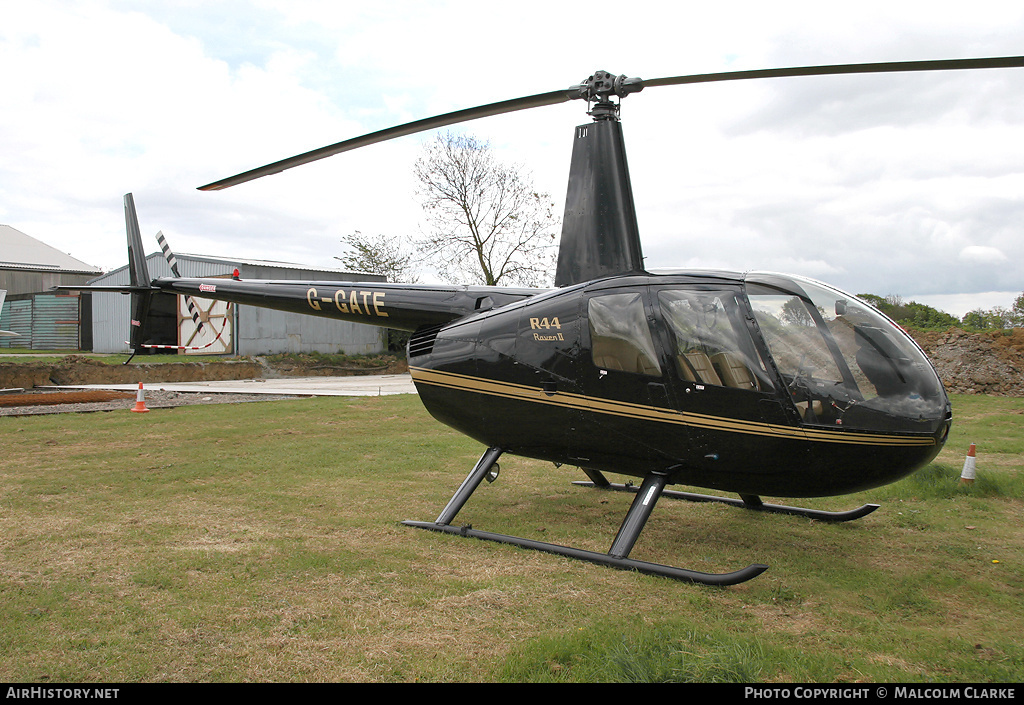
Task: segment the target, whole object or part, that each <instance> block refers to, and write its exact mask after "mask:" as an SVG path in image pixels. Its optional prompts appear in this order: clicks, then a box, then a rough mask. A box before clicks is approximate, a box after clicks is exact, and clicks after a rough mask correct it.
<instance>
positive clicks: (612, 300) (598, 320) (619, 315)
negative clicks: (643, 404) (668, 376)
mask: <svg viewBox="0 0 1024 705" xmlns="http://www.w3.org/2000/svg"><path fill="white" fill-rule="evenodd" d="M588 314H589V315H588V317H589V319H590V341H591V347H592V349H591V356H592V359H593V362H594V365H596V366H597V367H599V368H601V369H602V370H615V371H618V372H630V373H633V374H642V375H652V376H660V375H661V365H659V364H658V354H657V352H656V351H655V348H654V341H653V340H652V339H651V329H650V326H648V324H647V314H646V312H645V311H644V302H643V299H642V298H641V296H640V294H637V293H630V294H608V295H605V296H595V297H593V298H591V299H590V302H589V304H588Z"/></svg>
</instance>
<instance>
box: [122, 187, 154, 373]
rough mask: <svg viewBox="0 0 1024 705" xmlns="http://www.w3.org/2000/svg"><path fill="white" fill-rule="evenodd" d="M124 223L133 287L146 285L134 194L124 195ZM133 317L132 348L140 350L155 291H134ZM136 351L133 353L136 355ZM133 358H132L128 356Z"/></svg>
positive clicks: (143, 251)
mask: <svg viewBox="0 0 1024 705" xmlns="http://www.w3.org/2000/svg"><path fill="white" fill-rule="evenodd" d="M124 224H125V230H126V231H127V233H128V275H129V276H130V277H131V285H132V286H133V287H146V286H149V285H150V284H151V283H152V281H153V280H152V279H151V278H150V276H149V268H148V267H147V266H146V251H145V250H144V249H143V247H142V234H141V232H140V231H139V218H138V216H137V215H136V213H135V199H134V198H133V197H132V194H130V193H126V194H125V196H124ZM131 296H132V306H131V309H132V317H131V321H130V326H129V330H130V331H131V340H130V341H129V345H131V348H132V350H134V351H135V352H138V350H139V349H140V348H141V347H142V344H143V343H144V342H145V340H146V338H145V333H146V331H145V330H144V328H145V324H146V322H147V319H148V318H149V309H150V307H151V306H152V303H153V293H152V292H148V291H135V292H132V295H131ZM134 354H135V353H134V352H133V353H132V355H133V356H134ZM128 359H129V360H131V358H128Z"/></svg>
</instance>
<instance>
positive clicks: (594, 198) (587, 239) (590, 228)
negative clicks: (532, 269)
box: [555, 119, 644, 287]
mask: <svg viewBox="0 0 1024 705" xmlns="http://www.w3.org/2000/svg"><path fill="white" fill-rule="evenodd" d="M643 271H644V258H643V252H642V251H641V247H640V229H639V227H638V225H637V219H636V206H635V204H634V202H633V188H632V185H631V184H630V180H629V168H628V166H627V164H626V147H625V142H624V140H623V137H622V125H621V123H619V121H618V120H614V119H603V120H596V121H594V122H592V123H590V124H588V125H580V126H579V127H577V128H576V133H575V139H574V142H573V148H572V162H571V164H570V167H569V185H568V190H567V192H566V197H565V215H564V217H563V218H562V239H561V243H560V245H559V250H558V269H557V271H556V273H555V286H559V287H561V286H569V285H572V284H579V283H581V282H585V281H590V280H591V279H598V278H600V277H607V276H612V275H615V274H628V273H631V272H643Z"/></svg>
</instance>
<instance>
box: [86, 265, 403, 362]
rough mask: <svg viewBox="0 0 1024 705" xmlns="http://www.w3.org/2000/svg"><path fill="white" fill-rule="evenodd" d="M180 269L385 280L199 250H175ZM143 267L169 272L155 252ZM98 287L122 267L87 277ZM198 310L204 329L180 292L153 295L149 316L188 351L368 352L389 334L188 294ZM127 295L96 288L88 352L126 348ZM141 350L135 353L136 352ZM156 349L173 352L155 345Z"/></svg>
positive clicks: (125, 277)
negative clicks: (194, 252) (191, 252)
mask: <svg viewBox="0 0 1024 705" xmlns="http://www.w3.org/2000/svg"><path fill="white" fill-rule="evenodd" d="M175 258H176V260H177V265H178V271H179V273H180V274H181V276H183V277H223V278H230V277H231V276H232V274H233V272H234V270H235V269H238V271H239V275H240V276H241V278H242V279H276V280H284V279H292V280H302V281H325V280H327V281H378V282H379V281H386V278H385V277H384V276H381V275H376V274H364V273H357V272H344V271H341V270H331V269H326V270H316V269H309V268H307V267H302V266H300V265H297V264H287V263H284V262H267V261H262V260H244V259H223V258H216V257H207V256H204V255H189V254H179V253H175ZM146 266H147V267H148V268H149V273H150V276H152V277H154V278H155V277H169V276H172V273H171V269H170V266H169V265H168V264H167V261H166V260H165V259H164V257H163V255H162V254H161V253H154V254H150V255H147V257H146ZM90 283H91V284H95V285H102V286H113V285H122V284H123V285H127V284H128V283H129V273H128V266H127V265H125V266H124V267H121V268H119V269H115V270H113V271H111V272H108V273H107V274H105V275H103V276H101V277H98V278H96V279H93V280H92V281H91V282H90ZM193 301H194V302H195V305H196V306H197V307H198V309H199V310H200V316H201V318H202V320H203V324H204V330H203V332H202V333H199V332H198V331H197V330H196V326H195V323H194V322H193V320H192V316H191V315H190V314H189V312H188V309H187V306H186V303H185V301H184V297H182V296H171V295H166V296H157V297H155V301H154V305H153V309H152V310H151V316H153V317H154V320H155V321H157V325H158V335H159V344H162V345H181V346H187V347H191V348H196V349H194V350H188V351H186V352H187V353H189V354H207V355H211V354H218V355H264V354H275V353H309V352H320V353H338V352H341V353H345V354H347V355H357V354H374V353H379V352H383V351H384V350H386V349H387V337H386V333H387V331H386V330H385V329H383V328H379V327H376V326H368V325H365V324H362V323H350V322H348V321H332V320H327V319H323V318H315V317H313V316H302V315H296V314H294V313H286V312H284V311H273V310H270V309H265V308H259V307H256V306H246V305H240V304H232V305H229V304H226V303H224V302H220V301H211V300H203V299H193ZM130 316H131V311H130V297H129V296H126V295H123V294H117V293H105V292H94V293H93V294H92V321H93V327H92V331H93V333H92V341H93V348H92V349H93V351H94V352H127V351H128V350H129V346H128V345H127V343H126V341H127V340H128V339H129V332H128V328H129V325H128V324H129V318H130ZM140 352H141V351H140ZM155 352H171V351H168V350H163V351H160V350H157V351H155Z"/></svg>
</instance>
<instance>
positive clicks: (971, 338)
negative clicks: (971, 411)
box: [911, 328, 1024, 397]
mask: <svg viewBox="0 0 1024 705" xmlns="http://www.w3.org/2000/svg"><path fill="white" fill-rule="evenodd" d="M911 334H912V335H913V336H914V339H915V340H917V343H918V345H920V346H921V347H922V348H923V349H924V351H925V353H927V355H928V357H929V359H930V360H931V361H932V364H933V365H935V369H936V370H937V371H938V373H939V377H940V378H941V379H942V382H943V384H945V385H946V389H947V390H948V391H949V392H952V393H955V394H992V395H997V396H1012V397H1024V329H1021V328H1013V329H1009V330H1005V331H992V332H987V333H969V332H967V331H964V330H960V329H958V328H952V329H950V330H947V331H943V332H932V331H929V332H922V331H911Z"/></svg>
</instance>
